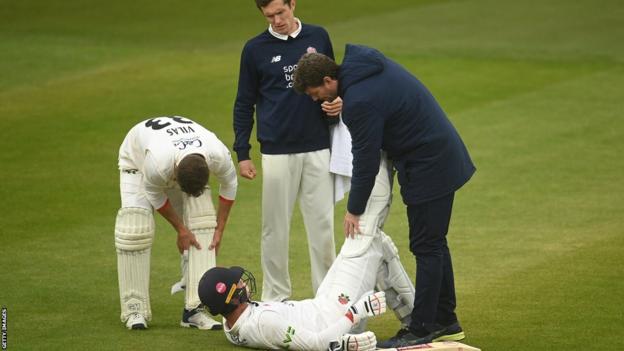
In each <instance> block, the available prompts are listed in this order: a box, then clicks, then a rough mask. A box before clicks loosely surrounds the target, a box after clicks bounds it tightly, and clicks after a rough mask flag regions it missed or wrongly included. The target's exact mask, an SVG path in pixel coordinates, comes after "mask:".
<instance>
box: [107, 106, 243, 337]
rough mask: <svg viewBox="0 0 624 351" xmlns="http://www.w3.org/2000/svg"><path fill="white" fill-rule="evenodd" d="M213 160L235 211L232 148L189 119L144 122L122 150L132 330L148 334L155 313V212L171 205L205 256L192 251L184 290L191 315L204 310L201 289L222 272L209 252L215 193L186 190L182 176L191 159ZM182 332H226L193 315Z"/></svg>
mask: <svg viewBox="0 0 624 351" xmlns="http://www.w3.org/2000/svg"><path fill="white" fill-rule="evenodd" d="M190 154H199V155H201V156H203V158H204V159H205V160H206V163H207V166H208V170H209V174H210V175H211V176H215V177H216V179H217V181H218V182H219V198H220V202H221V201H224V202H229V203H231V202H232V201H233V200H234V198H235V196H236V189H237V178H236V169H235V168H234V164H233V162H232V159H231V156H230V152H229V150H228V149H227V147H226V146H225V145H224V144H223V143H222V142H221V141H220V140H219V139H218V138H217V137H216V135H215V134H213V133H212V132H210V131H208V130H207V129H205V128H204V127H202V126H200V125H199V124H197V123H195V122H193V121H192V120H190V119H187V118H184V117H179V116H175V117H158V118H152V119H149V120H145V121H142V122H140V123H138V124H137V125H135V126H134V127H133V128H132V129H131V130H130V131H129V132H128V134H127V135H126V137H125V139H124V141H123V143H122V145H121V147H120V149H119V170H120V191H121V203H122V205H121V209H120V210H119V212H118V214H117V220H116V223H115V246H116V249H117V257H118V260H117V261H118V278H119V294H120V303H121V321H122V322H126V326H127V327H128V328H131V329H133V328H135V329H141V328H146V327H147V323H146V321H149V320H151V318H152V312H151V308H150V297H149V274H150V251H151V246H152V241H153V237H154V227H155V226H154V218H153V210H154V209H160V208H162V207H164V206H165V205H167V204H168V203H169V204H171V205H172V206H173V208H174V209H175V212H176V213H177V214H178V215H180V216H181V218H182V219H183V222H184V225H185V226H186V227H187V228H188V229H189V230H190V231H191V232H192V233H193V234H194V235H195V238H196V240H197V241H198V242H199V243H200V245H201V247H202V249H201V250H198V249H196V248H195V247H193V246H192V245H191V248H190V249H189V251H188V253H187V252H186V251H185V253H184V256H183V259H184V260H188V267H186V268H185V270H186V274H184V278H183V285H184V286H188V287H192V289H186V295H185V309H186V310H189V311H192V310H196V309H197V308H198V307H199V306H200V301H199V297H198V296H197V283H198V281H199V279H200V278H201V275H202V274H203V272H205V271H206V270H207V269H209V268H210V267H213V266H214V265H215V259H216V258H215V251H214V250H209V249H208V247H209V245H210V243H211V242H212V239H213V234H214V231H215V228H216V226H217V220H216V217H217V216H216V213H215V208H214V206H213V204H212V200H211V193H210V188H209V187H206V189H205V191H204V193H203V194H202V195H200V196H199V197H193V196H189V195H187V194H186V193H184V192H182V191H181V190H180V187H179V185H178V184H177V183H176V181H175V168H176V167H177V165H178V163H179V162H180V161H181V160H182V159H183V158H184V157H186V156H187V155H190ZM188 319H189V320H185V318H184V317H183V320H182V322H181V325H182V326H194V327H198V328H200V329H213V328H215V327H217V326H220V325H219V323H218V322H216V321H214V320H212V319H210V318H209V317H208V316H207V315H206V314H205V313H203V312H202V313H197V314H196V315H195V314H193V315H190V317H189V318H188Z"/></svg>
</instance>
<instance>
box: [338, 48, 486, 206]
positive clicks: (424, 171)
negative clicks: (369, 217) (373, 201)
mask: <svg viewBox="0 0 624 351" xmlns="http://www.w3.org/2000/svg"><path fill="white" fill-rule="evenodd" d="M338 81H339V88H338V89H339V95H340V96H341V97H342V99H343V108H342V117H343V120H344V123H345V124H346V125H347V127H348V128H349V131H350V132H351V137H352V143H353V144H352V151H353V177H352V178H351V193H350V195H349V202H348V205H347V206H348V207H347V208H348V210H349V212H351V213H353V214H356V215H359V214H362V213H363V212H364V209H365V208H366V202H367V201H368V198H369V196H370V193H371V190H372V188H373V186H374V184H375V176H376V175H377V172H378V171H379V162H380V150H385V151H386V152H387V153H388V157H389V158H390V159H391V160H392V161H393V164H394V168H395V169H396V170H397V177H398V179H399V184H400V185H401V195H402V197H403V202H405V204H407V205H412V204H418V203H422V202H426V201H430V200H433V199H436V198H439V197H441V196H444V195H447V194H449V193H451V192H454V191H455V190H457V189H459V188H460V187H461V186H462V185H464V184H465V183H466V182H467V181H468V180H469V179H470V177H471V176H472V174H473V173H474V172H475V167H474V165H473V163H472V161H471V159H470V155H469V154H468V151H467V150H466V147H465V146H464V143H463V142H462V140H461V138H460V137H459V134H457V131H456V130H455V128H454V127H453V125H452V124H451V122H450V121H449V120H448V118H447V117H446V114H445V113H444V111H443V110H442V108H441V107H440V105H439V104H438V103H437V101H436V100H435V98H434V97H433V96H432V95H431V93H430V92H429V90H427V88H426V87H425V86H424V85H423V84H422V83H421V82H420V81H419V80H418V79H416V77H414V76H413V75H412V74H411V73H410V72H408V71H407V70H405V69H404V68H403V67H401V66H400V65H399V64H397V63H396V62H394V61H392V60H390V59H388V58H386V57H385V56H384V55H383V54H381V53H380V52H379V51H377V50H375V49H372V48H368V47H365V46H358V45H347V47H346V51H345V57H344V60H343V62H342V65H341V66H340V70H339V73H338Z"/></svg>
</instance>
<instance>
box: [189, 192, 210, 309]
mask: <svg viewBox="0 0 624 351" xmlns="http://www.w3.org/2000/svg"><path fill="white" fill-rule="evenodd" d="M183 198H184V224H185V225H186V226H187V228H188V229H189V230H190V231H191V232H192V233H193V234H195V238H196V239H197V242H199V244H200V245H201V247H202V248H201V250H197V249H196V248H195V247H193V246H191V247H190V248H189V250H188V266H187V267H186V269H184V265H183V268H182V271H183V272H182V273H183V274H186V275H185V277H184V278H183V279H184V280H185V282H186V284H185V285H186V290H185V297H184V301H185V308H186V309H187V310H192V309H194V308H197V307H198V306H199V305H200V304H201V301H200V300H199V295H198V294H197V288H198V285H199V280H200V279H201V277H202V275H203V274H204V273H205V272H206V271H207V270H208V269H210V268H212V267H214V266H215V265H216V255H215V251H214V250H208V247H209V246H210V243H211V242H212V238H213V236H214V230H215V228H216V227H217V217H216V213H215V208H214V205H213V204H212V199H211V197H210V188H206V190H205V191H204V193H203V194H202V195H201V196H199V197H192V196H188V195H186V194H183Z"/></svg>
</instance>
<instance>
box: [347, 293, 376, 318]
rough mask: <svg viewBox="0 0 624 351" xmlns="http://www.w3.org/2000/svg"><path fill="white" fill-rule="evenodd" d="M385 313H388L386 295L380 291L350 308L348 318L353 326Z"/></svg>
mask: <svg viewBox="0 0 624 351" xmlns="http://www.w3.org/2000/svg"><path fill="white" fill-rule="evenodd" d="M384 312H386V293H385V292H383V291H379V292H376V293H374V294H371V295H366V296H364V297H362V298H360V299H359V300H358V301H357V302H356V303H354V304H353V305H351V307H349V311H348V312H347V314H346V316H347V318H349V319H350V320H351V322H353V324H358V323H359V322H360V321H361V320H362V319H365V318H368V317H372V316H378V315H380V314H382V313H384Z"/></svg>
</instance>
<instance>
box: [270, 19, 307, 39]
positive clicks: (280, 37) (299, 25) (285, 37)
mask: <svg viewBox="0 0 624 351" xmlns="http://www.w3.org/2000/svg"><path fill="white" fill-rule="evenodd" d="M295 21H297V25H298V27H297V30H296V31H294V32H292V33H290V34H289V35H285V34H280V33H278V32H276V31H274V30H273V27H271V25H270V24H269V33H271V35H273V36H274V37H276V38H277V39H282V40H288V37H291V38H296V37H297V35H299V33H301V21H300V20H299V19H298V18H297V17H295Z"/></svg>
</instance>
